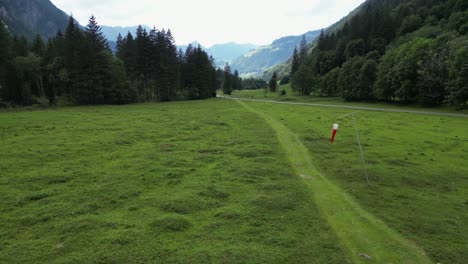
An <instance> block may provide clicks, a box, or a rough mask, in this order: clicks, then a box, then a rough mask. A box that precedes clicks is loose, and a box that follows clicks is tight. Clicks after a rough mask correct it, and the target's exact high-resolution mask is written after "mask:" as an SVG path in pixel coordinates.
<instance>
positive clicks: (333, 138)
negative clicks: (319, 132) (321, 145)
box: [330, 124, 340, 143]
mask: <svg viewBox="0 0 468 264" xmlns="http://www.w3.org/2000/svg"><path fill="white" fill-rule="evenodd" d="M339 126H340V125H338V124H333V133H332V137H331V139H330V143H333V141H335V136H336V131H337V130H338V127H339Z"/></svg>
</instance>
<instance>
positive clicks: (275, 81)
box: [268, 72, 278, 93]
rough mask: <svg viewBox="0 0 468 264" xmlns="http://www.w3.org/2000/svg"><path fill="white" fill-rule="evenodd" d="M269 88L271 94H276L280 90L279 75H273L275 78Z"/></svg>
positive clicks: (272, 78) (271, 80)
mask: <svg viewBox="0 0 468 264" xmlns="http://www.w3.org/2000/svg"><path fill="white" fill-rule="evenodd" d="M268 87H269V88H270V92H272V93H273V92H276V90H277V88H278V74H277V73H276V72H274V73H273V76H272V77H271V79H270V82H269V83H268Z"/></svg>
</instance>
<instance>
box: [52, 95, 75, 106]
mask: <svg viewBox="0 0 468 264" xmlns="http://www.w3.org/2000/svg"><path fill="white" fill-rule="evenodd" d="M55 104H56V105H57V106H61V107H63V106H73V105H76V104H75V102H74V101H73V99H72V98H70V97H68V96H58V97H56V98H55Z"/></svg>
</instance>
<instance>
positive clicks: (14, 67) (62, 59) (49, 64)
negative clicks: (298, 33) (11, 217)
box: [0, 17, 220, 106]
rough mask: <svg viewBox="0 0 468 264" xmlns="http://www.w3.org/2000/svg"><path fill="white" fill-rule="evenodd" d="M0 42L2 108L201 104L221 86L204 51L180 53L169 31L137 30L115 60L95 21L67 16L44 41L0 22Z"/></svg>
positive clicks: (190, 49) (120, 42) (122, 40)
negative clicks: (9, 29) (191, 101)
mask: <svg viewBox="0 0 468 264" xmlns="http://www.w3.org/2000/svg"><path fill="white" fill-rule="evenodd" d="M0 44H1V45H0V47H1V49H0V106H9V105H32V104H38V105H42V106H47V105H49V104H54V105H68V104H124V103H131V102H142V101H171V100H183V99H204V98H209V97H213V96H216V89H217V88H219V87H220V84H219V82H220V80H219V79H220V77H219V76H218V75H219V74H218V73H217V71H216V69H215V68H214V67H213V58H211V57H209V56H208V54H207V53H206V52H205V51H203V50H202V49H201V47H197V48H194V47H192V46H189V47H188V48H187V50H186V51H185V52H183V51H177V49H176V46H175V41H174V39H173V37H172V33H171V31H170V30H167V31H166V30H164V29H163V30H158V29H156V28H154V29H152V30H151V31H150V32H146V30H144V29H143V28H142V27H139V28H138V30H137V32H136V36H135V37H134V36H133V35H132V34H131V33H128V35H127V36H126V37H124V38H123V37H121V36H120V37H119V40H118V43H117V44H118V47H117V52H116V54H115V55H114V54H112V52H111V51H110V48H109V46H108V44H107V40H106V39H105V37H104V35H103V33H102V31H101V27H100V26H99V25H98V23H97V21H96V19H95V18H94V17H91V18H90V20H89V23H88V25H87V26H86V28H85V29H84V30H82V29H81V27H80V26H79V25H78V24H77V23H76V21H75V20H74V19H73V18H70V19H69V22H68V25H67V27H66V31H65V33H61V32H59V33H58V34H57V35H56V36H55V37H53V38H50V39H49V40H48V41H47V42H45V41H44V40H43V39H42V38H41V37H40V36H39V35H38V36H37V37H36V38H35V39H34V41H33V42H32V43H30V42H29V41H28V40H27V39H26V38H25V37H16V36H11V35H10V34H9V33H8V32H7V31H6V29H5V27H4V25H3V24H0Z"/></svg>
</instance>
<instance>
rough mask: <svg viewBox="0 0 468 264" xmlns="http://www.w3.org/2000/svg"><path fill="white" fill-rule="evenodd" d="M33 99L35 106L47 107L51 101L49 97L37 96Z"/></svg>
mask: <svg viewBox="0 0 468 264" xmlns="http://www.w3.org/2000/svg"><path fill="white" fill-rule="evenodd" d="M33 101H34V106H35V107H40V108H47V107H49V106H50V101H49V98H47V97H35V98H34V99H33Z"/></svg>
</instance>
